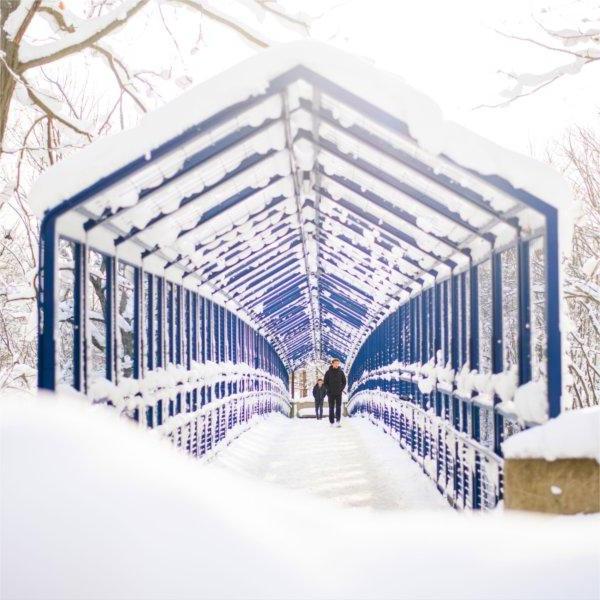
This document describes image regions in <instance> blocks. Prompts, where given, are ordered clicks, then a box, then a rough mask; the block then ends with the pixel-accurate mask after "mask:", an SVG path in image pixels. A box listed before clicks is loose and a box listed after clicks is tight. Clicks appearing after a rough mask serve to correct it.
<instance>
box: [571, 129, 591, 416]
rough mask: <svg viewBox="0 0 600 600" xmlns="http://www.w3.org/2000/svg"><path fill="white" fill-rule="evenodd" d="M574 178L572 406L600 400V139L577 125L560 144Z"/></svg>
mask: <svg viewBox="0 0 600 600" xmlns="http://www.w3.org/2000/svg"><path fill="white" fill-rule="evenodd" d="M562 153H563V155H564V157H565V158H566V160H567V169H566V174H567V175H568V176H569V177H570V178H571V180H572V182H573V189H574V193H575V199H576V202H577V210H578V214H577V218H576V220H575V226H574V231H573V242H572V251H571V256H570V257H569V258H568V259H567V260H566V261H565V273H566V282H565V298H566V301H567V305H568V308H569V316H570V318H571V321H572V323H571V328H570V330H569V332H568V342H569V345H568V348H569V350H568V351H569V373H570V375H571V378H572V382H571V383H570V386H569V387H570V391H571V395H572V397H573V408H582V407H585V406H592V405H597V404H600V138H599V137H598V135H597V134H596V133H595V132H594V131H591V130H589V129H583V128H576V129H574V130H573V131H571V132H570V133H569V135H568V136H567V138H566V141H565V142H564V144H563V145H562Z"/></svg>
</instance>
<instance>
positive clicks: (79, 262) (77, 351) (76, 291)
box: [73, 243, 87, 392]
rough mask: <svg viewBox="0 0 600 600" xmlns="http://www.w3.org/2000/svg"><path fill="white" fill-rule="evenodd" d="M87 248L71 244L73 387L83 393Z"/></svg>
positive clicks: (84, 383) (84, 381)
mask: <svg viewBox="0 0 600 600" xmlns="http://www.w3.org/2000/svg"><path fill="white" fill-rule="evenodd" d="M86 256H87V247H86V246H84V245H83V244H78V243H74V244H73V259H74V262H75V277H74V286H73V387H74V388H75V389H76V390H79V391H80V392H85V386H86V380H85V372H86V371H85V365H86V363H87V361H86V357H85V343H84V342H85V336H84V325H83V324H84V323H85V318H84V317H85V315H84V306H85V297H84V294H85V281H86V277H87V276H86V272H87V269H86V261H85V257H86Z"/></svg>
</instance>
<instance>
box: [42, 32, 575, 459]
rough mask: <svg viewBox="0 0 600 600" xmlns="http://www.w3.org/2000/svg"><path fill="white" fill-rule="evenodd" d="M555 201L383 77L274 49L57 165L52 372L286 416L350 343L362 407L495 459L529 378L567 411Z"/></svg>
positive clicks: (526, 174)
mask: <svg viewBox="0 0 600 600" xmlns="http://www.w3.org/2000/svg"><path fill="white" fill-rule="evenodd" d="M564 198H565V192H564V186H563V184H562V180H560V179H559V178H558V177H557V176H556V175H555V174H554V173H553V172H551V171H549V170H548V169H546V168H544V167H542V165H540V164H538V163H535V162H533V161H531V160H529V159H525V158H523V157H518V156H516V155H514V154H512V153H510V152H508V151H504V150H502V149H500V148H498V147H496V146H494V145H493V144H492V143H490V142H487V141H485V140H482V139H480V138H478V137H477V136H475V135H474V134H472V133H469V132H468V131H466V130H464V129H463V128H461V127H459V126H458V125H455V124H453V123H448V122H446V121H444V120H443V119H442V117H441V115H440V113H439V110H438V109H437V107H436V106H435V105H434V104H433V103H432V102H431V101H430V100H429V99H428V98H426V97H425V96H423V95H421V94H420V93H418V92H415V91H414V90H413V89H411V88H410V87H408V86H407V85H406V84H404V83H403V82H402V81H400V80H398V79H397V78H395V77H393V76H391V75H388V74H385V73H382V72H380V71H378V70H376V69H374V68H373V67H371V66H370V65H367V64H364V63H363V62H362V61H360V60H357V59H355V58H353V57H351V56H347V55H345V54H342V53H340V52H338V51H336V50H332V49H330V48H328V47H325V46H322V45H319V44H315V43H306V42H303V43H295V44H291V45H288V46H283V47H280V48H277V49H274V50H271V51H267V52H264V53H262V54H260V55H258V56H256V57H255V58H252V59H250V60H248V61H246V62H244V63H242V64H241V65H239V66H237V67H234V68H233V69H231V70H229V71H227V72H225V73H223V74H222V75H220V76H218V77H216V78H214V79H212V80H210V81H208V82H206V83H204V84H201V85H200V86H198V87H197V88H194V89H193V90H191V91H190V92H188V93H186V94H185V95H183V96H182V97H181V98H179V99H177V100H175V101H174V102H172V103H170V104H169V105H167V106H165V107H164V108H162V109H160V110H158V111H156V112H155V113H154V114H151V115H149V116H148V117H146V119H145V120H144V121H143V122H142V123H141V124H140V125H139V126H137V127H136V128H134V129H132V130H129V131H126V132H124V133H121V134H119V135H116V136H113V137H110V138H107V139H103V140H100V141H98V142H96V143H94V144H92V145H91V146H90V147H88V148H86V149H84V150H82V151H80V152H79V153H77V154H76V155H74V156H73V157H72V158H70V159H68V160H65V161H64V162H63V163H61V164H59V165H57V166H56V167H54V168H53V169H50V170H49V172H48V173H47V174H45V175H44V176H42V178H41V179H40V181H39V182H38V184H37V186H36V187H35V189H34V192H33V194H32V204H33V205H34V206H35V207H36V209H37V211H38V213H39V214H40V215H43V223H42V235H41V263H40V264H41V269H40V274H41V277H40V283H41V295H40V304H39V307H40V352H39V385H40V387H43V388H49V389H55V388H56V387H57V386H58V385H60V384H64V385H69V386H72V387H75V388H76V389H78V390H80V391H83V392H85V393H87V394H88V395H91V396H93V397H94V398H101V397H107V398H109V399H110V402H111V403H113V404H116V405H122V406H123V410H125V411H128V412H129V414H130V416H132V417H133V418H135V419H136V420H138V421H144V422H145V423H147V424H148V425H149V426H153V427H156V426H161V427H166V426H167V421H169V420H170V419H171V418H172V417H176V416H181V415H184V414H186V413H189V414H196V413H197V412H198V411H199V410H201V408H202V407H203V406H205V405H208V404H210V403H213V402H215V401H216V400H219V401H221V402H223V401H225V400H226V399H227V398H228V397H234V396H235V397H236V399H237V398H240V397H241V396H242V395H243V394H244V393H248V392H252V393H256V392H258V391H260V392H261V394H263V395H262V396H261V398H262V399H261V400H260V402H261V403H262V404H261V405H260V406H261V408H260V409H259V410H263V411H270V410H275V409H277V410H282V411H284V412H285V410H287V408H286V407H285V405H286V403H287V401H288V399H289V398H287V392H286V389H287V386H288V380H289V374H290V373H291V372H292V371H293V370H294V369H296V368H298V367H299V366H301V365H303V364H304V363H306V362H307V361H310V360H329V359H330V358H331V357H334V356H335V357H339V358H340V359H341V360H342V363H343V364H344V367H345V368H346V369H347V370H348V372H349V375H350V381H349V383H350V387H349V392H350V398H351V400H352V398H354V411H355V412H364V411H367V412H373V411H376V410H379V409H376V408H374V406H373V402H376V398H375V399H374V396H373V392H377V393H379V394H380V395H385V396H386V397H390V395H391V396H394V397H398V398H401V399H402V400H403V401H407V402H409V403H411V404H413V405H415V406H418V407H420V408H421V409H423V410H424V411H425V413H427V411H430V412H432V413H434V414H435V415H436V416H437V417H438V418H440V417H441V418H442V419H444V420H445V421H447V422H448V423H449V424H450V427H453V428H454V429H456V431H457V432H461V433H463V434H466V435H467V436H470V437H471V438H473V439H474V440H475V441H476V442H477V443H480V444H481V445H482V446H485V447H488V448H489V451H490V452H495V453H496V454H497V455H499V454H500V452H501V450H500V443H501V441H502V439H503V437H504V436H505V435H507V434H509V433H510V431H511V427H521V426H524V425H527V424H528V422H534V421H535V418H533V417H531V415H530V417H529V418H525V416H524V413H523V410H524V409H522V407H520V405H519V403H518V402H515V395H516V393H517V391H518V389H521V388H522V387H523V386H525V385H527V384H531V385H530V389H529V392H528V393H530V394H534V395H535V397H536V401H538V400H539V398H538V397H539V396H543V400H542V403H543V404H544V406H545V407H547V410H546V413H547V415H549V416H556V415H557V414H558V412H559V411H560V396H561V357H560V318H559V317H560V311H559V306H558V298H559V286H560V268H559V259H558V256H559V254H558V246H559V241H560V232H559V209H560V206H561V202H562V201H563V200H564ZM202 365H204V367H202ZM219 365H221V366H220V367H219ZM519 386H521V387H519ZM281 403H283V404H281ZM538 404H539V402H538ZM475 409H477V410H475ZM244 410H245V409H244ZM252 410H254V409H252ZM381 410H383V409H381ZM532 410H533V409H532ZM481 411H484V412H485V417H483V416H482V415H481ZM519 411H521V412H519ZM351 412H352V410H351ZM525 412H526V411H525ZM242 416H244V415H242V413H240V412H239V411H238V413H236V414H235V415H233V416H232V415H229V416H227V417H226V416H225V413H223V414H222V415H219V416H218V417H216V418H218V419H225V418H227V419H231V422H233V421H235V420H236V419H239V418H241V417H242ZM396 416H398V415H396ZM378 418H379V417H378ZM381 418H382V419H385V416H384V415H383V413H382V415H381ZM387 418H388V421H389V420H390V418H391V417H390V416H389V415H388V417H387ZM504 420H506V421H507V423H509V424H508V425H507V424H506V423H505V422H504ZM180 421H181V422H182V423H183V422H185V423H188V424H189V422H188V421H185V419H184V420H183V421H182V420H181V419H180ZM488 421H489V423H491V424H489V423H488ZM177 423H178V422H175V425H173V426H172V428H171V429H170V430H169V432H171V433H172V432H173V431H176V430H177V428H178V427H179V425H177ZM233 424H235V423H233ZM388 425H389V423H388ZM488 425H489V426H488ZM395 426H396V425H394V427H395ZM398 427H400V424H398ZM490 428H491V429H490ZM484 429H485V431H486V433H485V435H484V434H483V430H484ZM488 430H489V431H491V434H489V431H488ZM488 434H489V436H488ZM178 435H180V434H178ZM196 435H197V431H196ZM486 436H488V437H489V440H488V437H486ZM484 437H485V439H483V438H484ZM488 442H489V443H488ZM411 443H412V442H411ZM189 444H190V448H191V445H192V444H193V442H189Z"/></svg>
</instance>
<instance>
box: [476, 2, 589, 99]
mask: <svg viewBox="0 0 600 600" xmlns="http://www.w3.org/2000/svg"><path fill="white" fill-rule="evenodd" d="M594 4H595V5H594ZM594 4H588V5H586V4H585V3H581V4H580V5H579V6H569V10H570V11H575V10H577V11H579V13H578V14H574V13H573V12H571V13H570V14H559V12H558V11H557V10H554V11H553V10H549V9H543V10H542V11H540V13H539V14H537V15H533V16H532V21H533V23H534V24H535V26H536V30H537V34H536V35H518V34H515V33H506V32H505V31H499V30H496V32H497V33H498V34H499V35H501V36H503V37H506V38H509V39H511V40H516V41H517V42H522V43H524V44H527V45H529V46H531V47H536V48H542V49H544V50H547V51H548V52H549V53H551V54H552V55H554V56H555V57H556V62H557V63H558V64H557V65H556V66H553V67H552V68H551V69H548V70H546V71H543V72H540V73H527V72H516V71H500V73H501V74H502V75H504V76H505V77H507V78H508V80H509V81H510V86H509V87H508V88H506V89H505V90H503V91H502V96H503V97H504V100H502V101H501V102H497V103H495V104H482V105H480V106H478V107H476V108H496V107H501V106H507V105H508V104H510V103H511V102H514V101H515V100H518V99H519V98H524V97H526V96H530V95H532V94H535V93H536V92H538V91H540V90H541V89H543V88H545V87H547V86H549V85H551V84H553V83H554V82H556V81H558V80H559V79H562V78H564V77H566V76H567V75H576V74H577V73H580V72H581V71H582V70H583V69H584V68H586V67H588V66H589V65H591V64H593V63H597V62H599V61H600V6H599V5H597V3H594ZM566 19H568V21H569V23H570V24H569V25H568V26H566V27H563V26H561V27H557V26H556V25H553V24H552V22H553V21H562V22H565V21H564V20H566ZM565 59H566V60H565Z"/></svg>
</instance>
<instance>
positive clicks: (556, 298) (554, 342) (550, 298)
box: [546, 208, 562, 418]
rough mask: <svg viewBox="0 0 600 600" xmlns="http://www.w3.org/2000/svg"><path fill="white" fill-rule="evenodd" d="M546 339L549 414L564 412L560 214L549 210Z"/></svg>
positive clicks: (547, 218)
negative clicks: (562, 401) (562, 407)
mask: <svg viewBox="0 0 600 600" xmlns="http://www.w3.org/2000/svg"><path fill="white" fill-rule="evenodd" d="M546 236H547V237H546V303H547V305H546V337H547V344H548V414H549V415H550V417H551V418H552V417H557V416H558V415H559V414H560V412H561V394H562V370H561V365H562V356H561V339H560V337H561V331H560V316H561V315H560V253H559V244H560V240H559V237H558V212H557V210H556V209H555V208H548V213H547V215H546Z"/></svg>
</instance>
